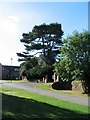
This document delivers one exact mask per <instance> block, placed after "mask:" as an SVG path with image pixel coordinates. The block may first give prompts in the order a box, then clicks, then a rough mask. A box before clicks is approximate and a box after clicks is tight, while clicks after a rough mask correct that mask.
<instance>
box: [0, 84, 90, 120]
mask: <svg viewBox="0 0 90 120" xmlns="http://www.w3.org/2000/svg"><path fill="white" fill-rule="evenodd" d="M2 100H3V102H2V113H3V114H2V115H3V119H2V120H32V119H33V118H39V119H40V118H41V119H42V118H43V119H44V118H47V119H48V118H51V119H53V120H56V119H59V120H70V119H71V120H73V119H75V120H77V119H78V120H80V119H82V120H83V119H84V120H87V117H88V114H89V113H88V110H89V108H90V107H89V108H88V107H87V106H84V105H79V104H74V103H71V102H67V101H63V100H58V99H55V98H52V97H48V96H44V95H39V94H37V93H33V92H29V91H25V90H22V89H17V88H11V87H7V86H3V89H2Z"/></svg>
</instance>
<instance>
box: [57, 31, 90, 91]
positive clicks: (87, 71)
mask: <svg viewBox="0 0 90 120" xmlns="http://www.w3.org/2000/svg"><path fill="white" fill-rule="evenodd" d="M63 42H64V44H63V46H62V47H61V49H60V55H61V58H60V59H59V61H58V62H57V63H56V64H55V71H56V73H57V74H59V75H60V77H61V79H62V80H68V81H69V80H71V81H72V80H75V79H78V80H81V81H82V83H83V89H84V91H85V92H86V93H87V92H89V93H90V89H89V88H90V81H89V78H90V34H89V33H88V32H87V31H84V32H83V33H79V32H77V31H75V32H74V33H73V35H72V36H69V37H67V38H66V39H64V40H63Z"/></svg>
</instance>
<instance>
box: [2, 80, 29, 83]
mask: <svg viewBox="0 0 90 120" xmlns="http://www.w3.org/2000/svg"><path fill="white" fill-rule="evenodd" d="M4 82H28V81H27V80H0V83H4Z"/></svg>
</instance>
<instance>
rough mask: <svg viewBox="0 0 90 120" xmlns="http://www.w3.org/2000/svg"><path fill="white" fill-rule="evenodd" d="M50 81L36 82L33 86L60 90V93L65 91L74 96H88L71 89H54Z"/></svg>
mask: <svg viewBox="0 0 90 120" xmlns="http://www.w3.org/2000/svg"><path fill="white" fill-rule="evenodd" d="M51 84H52V83H45V84H37V85H36V86H35V87H37V88H41V89H44V90H52V91H54V92H59V93H60V92H61V93H65V94H71V95H74V96H83V97H90V96H88V95H87V94H82V93H81V92H80V91H72V90H55V89H53V88H52V87H51Z"/></svg>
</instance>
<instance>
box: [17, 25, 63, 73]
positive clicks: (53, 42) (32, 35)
mask: <svg viewBox="0 0 90 120" xmlns="http://www.w3.org/2000/svg"><path fill="white" fill-rule="evenodd" d="M62 35H63V31H62V29H61V24H58V23H51V24H49V25H47V24H41V25H39V26H37V25H35V26H34V27H33V29H32V31H31V32H29V33H23V34H22V39H21V40H20V41H21V42H22V43H24V46H25V52H22V53H17V55H18V56H19V61H25V64H23V65H24V66H26V67H24V68H26V69H25V70H26V73H27V74H28V73H29V75H30V74H31V72H30V71H34V73H37V72H38V73H40V72H39V71H40V69H37V68H38V67H41V66H44V67H45V66H47V67H48V66H49V65H50V66H51V67H52V64H54V62H55V59H56V57H57V54H58V53H59V47H60V45H61V44H62V41H61V37H62ZM37 54H39V58H38V59H39V60H40V61H42V62H43V65H40V64H41V63H42V62H40V61H39V60H38V65H35V66H33V67H34V68H33V67H31V66H30V65H29V63H30V61H31V59H32V58H34V57H35V56H36V55H37ZM44 64H45V65H44ZM27 66H28V68H29V69H27ZM37 66H38V67H37ZM51 67H48V69H49V68H50V70H51ZM31 68H32V70H31ZM35 68H36V69H35ZM29 70H30V71H29ZM43 70H44V68H43V69H42V72H43V73H44V72H45V71H43ZM45 73H46V72H45ZM32 74H33V72H32Z"/></svg>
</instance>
